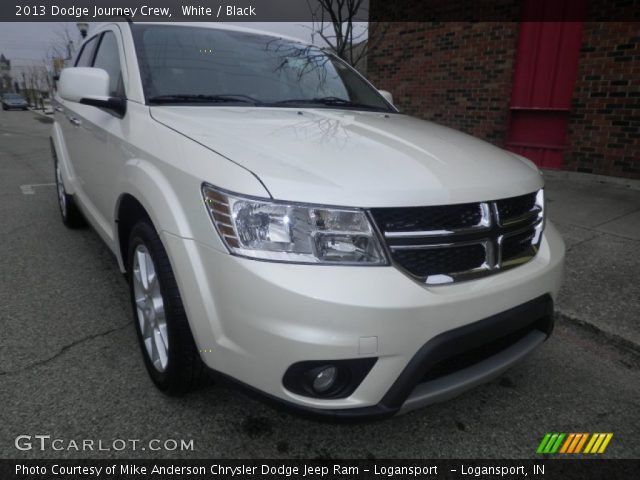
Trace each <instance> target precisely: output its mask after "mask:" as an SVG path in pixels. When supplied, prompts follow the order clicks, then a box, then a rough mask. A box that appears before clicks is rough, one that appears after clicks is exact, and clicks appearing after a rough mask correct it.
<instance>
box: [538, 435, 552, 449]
mask: <svg viewBox="0 0 640 480" xmlns="http://www.w3.org/2000/svg"><path fill="white" fill-rule="evenodd" d="M549 438H551V434H550V433H547V434H546V435H545V436H544V438H543V439H542V441H541V442H540V445H538V450H536V453H543V451H544V447H545V446H546V445H547V442H548V441H549Z"/></svg>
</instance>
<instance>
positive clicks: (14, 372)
mask: <svg viewBox="0 0 640 480" xmlns="http://www.w3.org/2000/svg"><path fill="white" fill-rule="evenodd" d="M132 323H133V320H131V321H129V322H127V323H125V324H124V325H120V326H119V327H115V328H112V329H109V330H107V331H105V332H100V333H95V334H93V335H87V336H86V337H82V338H80V339H78V340H75V341H73V342H71V343H70V344H68V345H65V346H63V347H62V348H60V350H58V351H57V352H56V353H55V354H54V355H52V356H50V357H48V358H45V359H43V360H39V361H37V362H34V363H30V364H29V365H27V366H26V367H22V368H19V369H17V370H9V371H1V370H0V376H3V375H19V374H21V373H24V372H26V371H29V370H33V369H34V368H37V367H40V366H42V365H46V364H47V363H50V362H52V361H54V360H56V359H57V358H59V357H61V356H62V355H64V354H65V353H66V352H67V351H69V350H71V349H72V348H74V347H77V346H78V345H82V344H83V343H85V342H89V341H91V340H95V339H96V338H100V337H106V336H107V335H110V334H112V333H114V332H118V331H120V330H124V329H125V328H127V327H128V326H129V325H131V324H132Z"/></svg>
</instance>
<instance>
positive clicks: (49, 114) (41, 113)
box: [29, 108, 53, 118]
mask: <svg viewBox="0 0 640 480" xmlns="http://www.w3.org/2000/svg"><path fill="white" fill-rule="evenodd" d="M29 111H30V112H32V113H37V114H38V115H41V116H43V117H46V118H51V117H52V116H53V112H51V113H45V112H43V111H42V110H36V109H34V108H29Z"/></svg>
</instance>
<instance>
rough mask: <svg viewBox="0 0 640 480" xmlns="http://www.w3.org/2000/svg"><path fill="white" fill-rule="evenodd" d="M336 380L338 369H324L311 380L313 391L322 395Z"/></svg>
mask: <svg viewBox="0 0 640 480" xmlns="http://www.w3.org/2000/svg"><path fill="white" fill-rule="evenodd" d="M337 378H338V369H337V368H336V367H327V368H324V369H322V370H320V372H319V373H318V374H317V375H316V378H314V379H313V389H314V390H315V391H316V392H318V393H324V392H326V391H328V390H329V389H330V388H331V387H333V385H334V384H335V383H336V379H337Z"/></svg>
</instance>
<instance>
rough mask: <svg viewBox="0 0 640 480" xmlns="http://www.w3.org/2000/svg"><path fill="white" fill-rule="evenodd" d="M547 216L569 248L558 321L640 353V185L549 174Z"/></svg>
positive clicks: (558, 305) (546, 174) (547, 173)
mask: <svg viewBox="0 0 640 480" xmlns="http://www.w3.org/2000/svg"><path fill="white" fill-rule="evenodd" d="M545 180H546V194H547V207H548V210H549V218H550V219H551V221H552V222H553V223H554V224H555V225H556V226H557V227H558V229H559V230H560V232H561V233H562V236H563V237H564V240H565V242H566V244H567V258H566V269H565V281H564V285H563V288H562V290H561V291H560V295H559V297H558V301H557V305H556V310H557V312H558V314H559V317H560V318H559V320H560V321H563V320H566V321H572V322H575V323H580V324H582V325H586V326H589V327H591V328H593V329H595V330H596V331H597V332H599V333H601V334H604V335H605V336H606V337H608V338H610V339H612V340H614V341H616V342H618V343H621V344H623V345H625V346H627V347H630V348H633V349H634V350H638V351H640V182H638V181H633V180H631V181H629V182H628V183H629V185H624V184H616V183H602V182H601V181H600V179H599V178H598V177H595V176H592V177H591V179H590V176H585V175H582V176H581V175H566V174H563V173H562V172H557V173H556V172H545Z"/></svg>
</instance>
